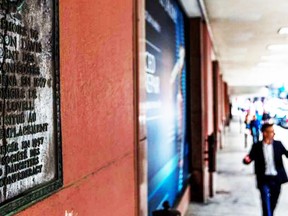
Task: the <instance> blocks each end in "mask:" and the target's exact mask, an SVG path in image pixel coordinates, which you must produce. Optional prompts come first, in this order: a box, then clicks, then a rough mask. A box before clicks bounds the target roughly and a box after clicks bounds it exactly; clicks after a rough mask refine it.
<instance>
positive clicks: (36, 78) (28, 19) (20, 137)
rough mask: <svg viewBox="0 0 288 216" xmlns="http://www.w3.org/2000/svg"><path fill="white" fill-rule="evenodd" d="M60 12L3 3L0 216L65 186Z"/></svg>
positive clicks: (48, 0) (20, 1)
mask: <svg viewBox="0 0 288 216" xmlns="http://www.w3.org/2000/svg"><path fill="white" fill-rule="evenodd" d="M57 11H58V1H56V0H41V1H35V0H0V215H6V214H11V213H13V212H15V211H18V210H20V209H22V208H25V207H27V205H29V204H30V203H32V202H35V201H37V200H39V199H42V198H43V197H45V196H48V195H49V194H51V193H52V192H53V191H55V190H56V189H57V188H59V187H61V186H62V165H61V164H62V162H61V161H62V159H61V133H60V101H59V100H60V99H59V52H58V50H59V49H58V47H59V45H58V41H59V40H58V13H57Z"/></svg>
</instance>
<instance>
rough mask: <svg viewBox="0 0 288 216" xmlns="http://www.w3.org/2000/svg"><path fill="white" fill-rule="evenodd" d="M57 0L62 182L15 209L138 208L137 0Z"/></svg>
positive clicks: (52, 215)
mask: <svg viewBox="0 0 288 216" xmlns="http://www.w3.org/2000/svg"><path fill="white" fill-rule="evenodd" d="M59 2H60V14H59V16H60V59H61V60H60V73H61V75H60V76H61V114H62V118H61V120H62V121H61V123H62V137H63V141H62V147H63V173H64V186H63V188H61V189H60V191H59V192H57V193H55V194H54V195H52V196H50V197H48V198H46V199H44V200H43V201H41V202H38V203H37V204H35V205H33V206H31V207H29V208H27V209H26V210H24V211H22V212H20V213H18V214H17V215H19V216H38V215H39V216H40V215H41V216H46V215H47V216H48V215H49V216H58V215H59V216H64V215H65V212H66V211H67V213H71V215H69V216H76V215H78V216H80V215H85V216H97V215H99V216H100V215H105V216H108V215H109V216H113V215H117V216H130V215H131V216H132V215H136V213H135V212H136V203H137V197H136V188H137V187H136V181H135V179H136V177H135V176H136V171H135V166H134V158H135V157H136V156H135V153H134V152H135V151H134V141H135V135H134V121H135V119H134V108H133V1H132V0H121V1H112V0H105V1H102V0H87V1H78V0H61V1H59ZM72 211H73V213H72Z"/></svg>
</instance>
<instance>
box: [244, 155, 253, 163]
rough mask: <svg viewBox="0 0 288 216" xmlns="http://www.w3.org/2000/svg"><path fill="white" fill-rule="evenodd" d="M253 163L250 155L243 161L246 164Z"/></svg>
mask: <svg viewBox="0 0 288 216" xmlns="http://www.w3.org/2000/svg"><path fill="white" fill-rule="evenodd" d="M251 162H252V160H251V158H250V157H249V155H246V156H245V157H244V159H243V163H244V164H250V163H251Z"/></svg>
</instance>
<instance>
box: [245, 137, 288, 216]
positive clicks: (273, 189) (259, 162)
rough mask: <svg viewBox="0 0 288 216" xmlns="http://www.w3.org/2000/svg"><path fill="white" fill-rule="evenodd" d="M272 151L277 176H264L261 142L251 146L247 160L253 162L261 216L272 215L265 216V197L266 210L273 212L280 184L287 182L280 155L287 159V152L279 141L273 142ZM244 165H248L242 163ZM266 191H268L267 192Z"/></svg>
mask: <svg viewBox="0 0 288 216" xmlns="http://www.w3.org/2000/svg"><path fill="white" fill-rule="evenodd" d="M272 145H273V151H274V162H275V168H276V171H277V176H266V175H265V158H264V153H263V143H262V141H260V142H258V143H256V144H253V146H252V149H251V151H250V153H249V155H248V156H249V158H250V159H251V161H254V166H255V174H256V179H257V187H258V189H259V190H260V193H261V199H262V205H263V206H262V207H263V215H272V214H273V213H272V214H269V213H268V214H267V212H266V210H267V203H266V202H267V196H269V199H271V200H270V202H271V203H270V202H269V206H268V208H271V209H272V212H273V211H274V209H275V207H276V204H277V200H278V197H279V194H280V188H281V184H283V183H285V182H288V178H287V174H286V172H285V169H284V166H283V160H282V155H285V156H286V157H287V158H288V151H287V150H286V149H285V147H284V146H283V144H282V143H281V142H280V141H276V140H274V141H273V144H272ZM243 162H244V163H245V164H249V163H250V162H249V163H247V162H246V161H245V159H244V161H243ZM267 190H268V191H267Z"/></svg>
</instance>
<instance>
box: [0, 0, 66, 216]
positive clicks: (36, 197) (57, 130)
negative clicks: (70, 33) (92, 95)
mask: <svg viewBox="0 0 288 216" xmlns="http://www.w3.org/2000/svg"><path fill="white" fill-rule="evenodd" d="M51 1H52V5H53V10H52V11H53V14H52V15H53V18H52V39H53V43H52V64H53V68H54V70H53V71H52V75H53V76H54V84H53V109H54V114H53V121H54V125H55V127H54V128H53V130H54V136H55V149H56V155H55V162H56V178H55V179H53V180H52V181H50V182H48V183H44V184H41V185H38V186H35V187H33V188H31V189H28V190H27V191H24V192H23V193H21V194H19V195H17V196H15V197H13V198H11V199H10V200H7V201H4V202H3V203H2V204H1V205H0V216H2V215H7V216H11V215H14V214H15V213H17V212H19V211H22V210H24V209H26V208H28V207H29V206H31V205H33V204H35V203H37V202H39V201H40V200H43V199H44V198H46V197H48V196H50V195H52V194H54V193H56V192H58V191H59V189H60V188H61V187H62V186H63V166H62V136H61V113H60V52H59V50H60V49H59V0H51Z"/></svg>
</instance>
